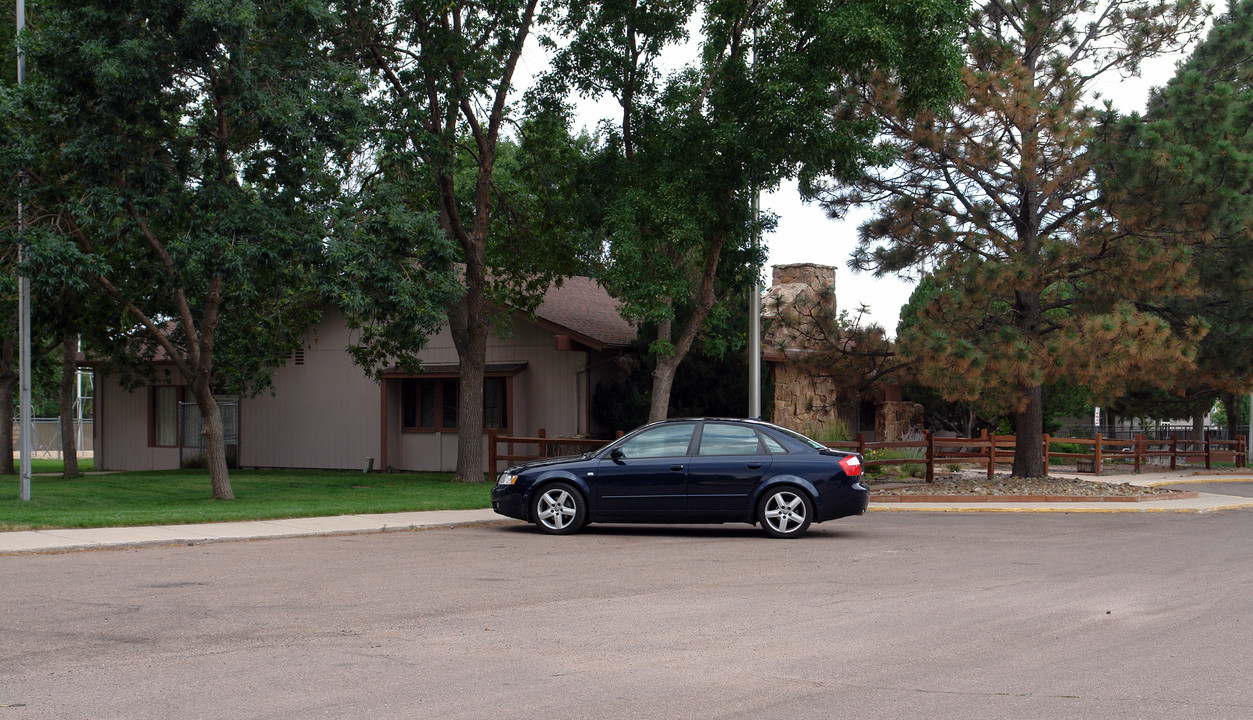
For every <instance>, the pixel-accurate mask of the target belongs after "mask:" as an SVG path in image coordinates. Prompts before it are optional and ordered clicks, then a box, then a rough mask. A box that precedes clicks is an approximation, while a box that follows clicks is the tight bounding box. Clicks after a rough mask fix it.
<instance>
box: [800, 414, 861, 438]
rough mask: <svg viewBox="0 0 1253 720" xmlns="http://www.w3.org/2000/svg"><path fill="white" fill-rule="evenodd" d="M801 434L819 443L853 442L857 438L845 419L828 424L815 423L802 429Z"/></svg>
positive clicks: (837, 419) (838, 419)
mask: <svg viewBox="0 0 1253 720" xmlns="http://www.w3.org/2000/svg"><path fill="white" fill-rule="evenodd" d="M801 434H802V435H806V436H808V437H811V438H813V439H815V440H817V441H818V442H824V443H828V442H851V441H853V440H856V439H857V438H856V437H855V436H854V435H855V434H854V433H853V429H852V428H851V427H850V426H849V424H848V421H847V420H845V419H844V418H836V419H835V420H832V421H831V422H828V423H815V424H810V425H806V426H805V427H803V428H801Z"/></svg>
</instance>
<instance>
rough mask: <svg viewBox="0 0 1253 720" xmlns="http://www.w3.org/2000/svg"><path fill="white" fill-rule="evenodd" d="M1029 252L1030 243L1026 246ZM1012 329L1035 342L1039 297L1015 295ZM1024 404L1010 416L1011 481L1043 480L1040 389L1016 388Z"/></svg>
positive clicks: (1030, 293)
mask: <svg viewBox="0 0 1253 720" xmlns="http://www.w3.org/2000/svg"><path fill="white" fill-rule="evenodd" d="M1026 246H1027V247H1028V249H1029V250H1030V249H1031V248H1032V247H1033V243H1027V244H1026ZM1014 312H1015V315H1016V321H1015V325H1016V326H1017V328H1018V331H1019V332H1020V333H1022V337H1023V339H1024V340H1025V341H1027V342H1028V343H1031V344H1034V343H1036V342H1038V341H1039V337H1038V332H1039V327H1040V320H1041V318H1042V317H1043V311H1042V310H1041V305H1040V293H1039V292H1036V291H1022V292H1018V293H1016V297H1015V299H1014ZM1019 391H1020V392H1021V393H1022V396H1023V397H1025V398H1026V399H1027V404H1026V405H1025V406H1023V408H1022V410H1021V411H1019V412H1018V413H1017V414H1016V415H1015V416H1014V434H1015V436H1016V437H1017V445H1016V447H1015V449H1014V469H1013V473H1014V476H1015V477H1020V478H1038V477H1045V471H1044V388H1043V387H1042V386H1041V385H1040V384H1039V383H1036V384H1034V385H1027V384H1025V383H1024V384H1022V385H1020V386H1019Z"/></svg>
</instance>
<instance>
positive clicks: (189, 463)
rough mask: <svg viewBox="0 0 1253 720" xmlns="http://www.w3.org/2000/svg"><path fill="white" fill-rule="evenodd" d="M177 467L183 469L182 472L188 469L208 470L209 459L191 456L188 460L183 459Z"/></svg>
mask: <svg viewBox="0 0 1253 720" xmlns="http://www.w3.org/2000/svg"><path fill="white" fill-rule="evenodd" d="M179 467H181V468H183V469H184V470H189V469H196V470H208V469H209V459H208V458H206V457H205V456H204V455H193V456H191V457H189V458H183V461H182V463H180V464H179Z"/></svg>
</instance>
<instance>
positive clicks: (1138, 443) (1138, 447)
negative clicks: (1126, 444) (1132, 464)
mask: <svg viewBox="0 0 1253 720" xmlns="http://www.w3.org/2000/svg"><path fill="white" fill-rule="evenodd" d="M1143 443H1144V433H1136V435H1135V439H1134V441H1133V442H1132V444H1131V449H1132V450H1133V451H1135V454H1136V474H1137V475H1139V474H1140V458H1141V452H1142V451H1143V449H1144V445H1143Z"/></svg>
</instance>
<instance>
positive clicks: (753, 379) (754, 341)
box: [748, 191, 761, 418]
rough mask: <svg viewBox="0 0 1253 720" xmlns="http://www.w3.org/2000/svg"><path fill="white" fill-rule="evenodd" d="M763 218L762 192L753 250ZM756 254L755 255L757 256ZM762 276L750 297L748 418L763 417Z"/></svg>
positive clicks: (755, 281) (756, 206)
mask: <svg viewBox="0 0 1253 720" xmlns="http://www.w3.org/2000/svg"><path fill="white" fill-rule="evenodd" d="M760 217H761V192H760V191H756V192H755V194H754V195H753V250H754V251H755V250H757V248H758V242H759V240H758V235H757V233H758V226H759V225H758V223H759V220H760ZM755 254H756V253H754V255H755ZM760 279H761V278H760V276H759V277H756V278H753V287H752V289H751V290H749V293H750V295H749V296H748V416H749V417H750V418H760V417H761V285H760V284H759V280H760Z"/></svg>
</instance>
